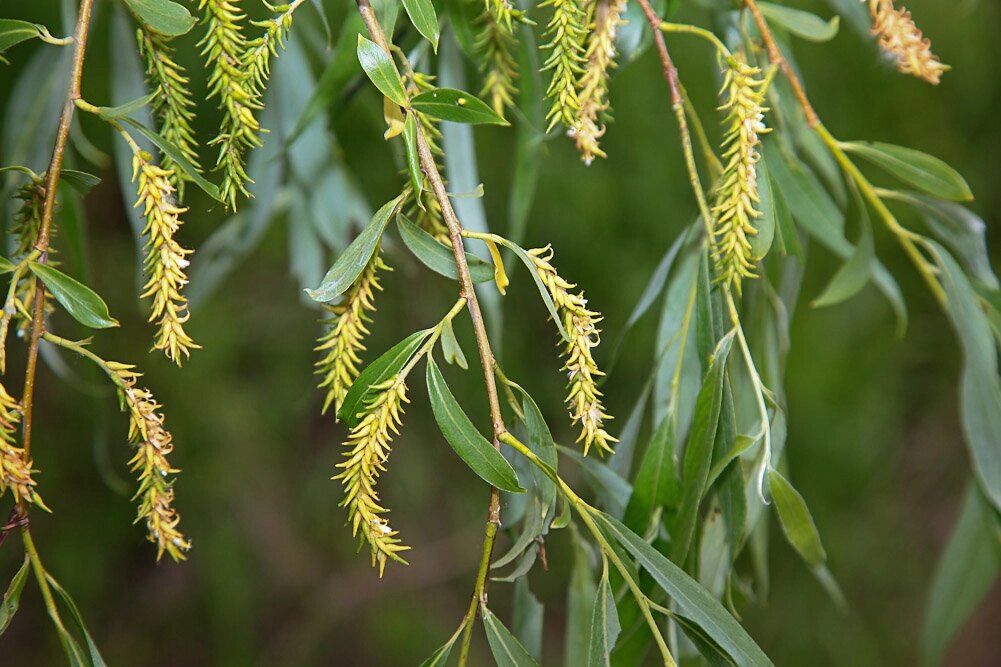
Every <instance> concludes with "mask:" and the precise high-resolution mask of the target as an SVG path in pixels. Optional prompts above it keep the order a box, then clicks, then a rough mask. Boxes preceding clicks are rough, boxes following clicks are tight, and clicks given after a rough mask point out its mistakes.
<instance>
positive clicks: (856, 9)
mask: <svg viewBox="0 0 1001 667" xmlns="http://www.w3.org/2000/svg"><path fill="white" fill-rule="evenodd" d="M827 4H829V5H830V6H831V8H832V9H833V10H834V11H836V12H838V13H839V14H840V15H841V16H842V17H844V19H845V20H846V21H847V22H848V23H849V24H850V25H851V26H852V28H853V29H854V30H855V31H856V32H857V33H858V34H859V35H860V36H862V37H863V38H865V39H866V40H869V39H870V35H871V30H872V24H871V22H870V19H869V12H867V11H866V10H865V5H863V4H861V3H859V2H856V1H855V0H827Z"/></svg>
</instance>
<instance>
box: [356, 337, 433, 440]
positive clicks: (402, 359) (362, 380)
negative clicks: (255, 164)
mask: <svg viewBox="0 0 1001 667" xmlns="http://www.w3.org/2000/svg"><path fill="white" fill-rule="evenodd" d="M431 331H432V330H431V329H424V330H422V331H415V332H414V333H412V334H410V335H409V336H407V337H406V338H404V339H403V340H401V341H400V342H399V343H397V344H396V345H394V346H393V347H391V348H389V349H388V350H387V351H386V352H384V353H382V355H381V356H380V357H379V358H378V359H376V360H375V361H373V362H372V363H370V364H369V365H368V366H366V367H365V370H363V371H362V372H361V374H360V375H359V376H358V379H357V380H355V381H354V384H352V385H351V388H350V389H349V390H348V393H347V395H346V396H345V397H344V402H343V403H341V409H340V410H338V411H337V418H338V419H339V420H340V421H342V422H344V425H345V427H347V428H354V427H355V425H357V424H358V413H359V412H360V411H361V410H362V407H363V406H364V405H365V402H366V401H367V400H368V398H369V397H370V396H371V395H372V391H371V387H374V386H376V385H379V384H382V383H383V382H385V381H386V380H388V379H389V378H391V377H393V376H394V375H396V374H397V373H399V372H400V369H401V368H403V365H404V364H405V363H407V361H409V360H410V357H412V356H413V355H414V352H416V351H417V348H419V347H420V346H421V345H422V344H423V343H424V341H425V340H427V337H428V336H430V335H431Z"/></svg>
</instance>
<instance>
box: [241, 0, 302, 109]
mask: <svg viewBox="0 0 1001 667" xmlns="http://www.w3.org/2000/svg"><path fill="white" fill-rule="evenodd" d="M300 4H302V0H299V1H298V2H294V3H292V4H290V5H278V6H276V7H271V9H273V10H274V11H275V12H277V13H276V15H275V16H273V17H271V18H269V19H266V20H264V21H252V22H251V23H252V24H253V25H254V26H256V27H258V28H264V32H263V33H262V34H261V36H260V37H258V38H256V39H253V40H251V41H250V42H248V44H247V53H246V55H245V56H244V58H243V62H244V67H246V68H247V78H248V81H249V86H250V90H251V91H252V93H253V94H254V97H255V99H256V104H257V105H258V106H259V105H260V104H261V101H260V100H261V96H262V95H263V94H264V87H265V86H266V85H267V82H268V76H270V74H271V57H272V56H274V57H275V58H277V57H278V48H279V47H281V48H285V39H286V37H288V31H289V29H290V28H291V27H292V13H293V12H294V11H295V9H296V7H298V6H299V5H300Z"/></svg>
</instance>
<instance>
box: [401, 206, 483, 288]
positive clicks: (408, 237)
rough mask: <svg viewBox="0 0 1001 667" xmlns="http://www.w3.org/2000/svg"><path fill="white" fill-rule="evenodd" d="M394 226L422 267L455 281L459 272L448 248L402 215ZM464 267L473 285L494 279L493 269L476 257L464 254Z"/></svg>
mask: <svg viewBox="0 0 1001 667" xmlns="http://www.w3.org/2000/svg"><path fill="white" fill-rule="evenodd" d="M396 225H397V227H398V228H399V230H400V237H401V238H402V239H403V243H404V244H405V245H406V246H407V247H408V248H410V252H412V253H414V256H416V257H417V259H419V260H421V262H422V263H423V264H424V266H426V267H428V268H429V269H431V270H432V271H434V272H435V273H437V274H440V275H443V276H445V277H446V278H451V279H453V280H457V279H458V277H459V271H458V269H456V268H455V254H454V253H453V252H452V249H451V248H450V247H447V246H444V245H442V244H441V243H439V242H438V241H436V240H435V238H434V237H433V236H431V235H430V234H428V233H427V232H426V231H424V230H423V229H421V228H420V227H418V226H417V225H415V224H414V223H412V222H411V221H410V220H409V219H408V218H407V216H405V215H403V214H402V213H401V214H399V215H398V216H396ZM466 265H467V266H469V277H470V278H472V279H473V282H474V283H488V282H490V281H491V280H493V279H494V267H492V266H490V264H489V263H488V262H486V261H484V260H482V259H480V258H479V257H477V256H476V255H471V254H469V253H468V252H467V253H466Z"/></svg>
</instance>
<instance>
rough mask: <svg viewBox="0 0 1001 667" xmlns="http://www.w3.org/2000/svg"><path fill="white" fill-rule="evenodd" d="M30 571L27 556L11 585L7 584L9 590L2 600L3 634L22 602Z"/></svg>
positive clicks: (1, 631) (29, 562) (1, 624)
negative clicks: (25, 583)
mask: <svg viewBox="0 0 1001 667" xmlns="http://www.w3.org/2000/svg"><path fill="white" fill-rule="evenodd" d="M30 571H31V561H29V560H28V557H27V556H25V557H24V562H23V563H22V564H21V567H20V568H18V570H17V572H16V573H15V574H14V578H13V579H11V580H10V585H8V586H7V591H6V592H5V593H4V594H3V600H2V601H0V635H3V633H4V631H5V630H6V629H7V628H8V627H9V626H10V622H11V621H12V620H13V619H14V614H16V613H17V608H18V606H20V604H21V591H23V590H24V582H26V581H27V580H28V572H30Z"/></svg>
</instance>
